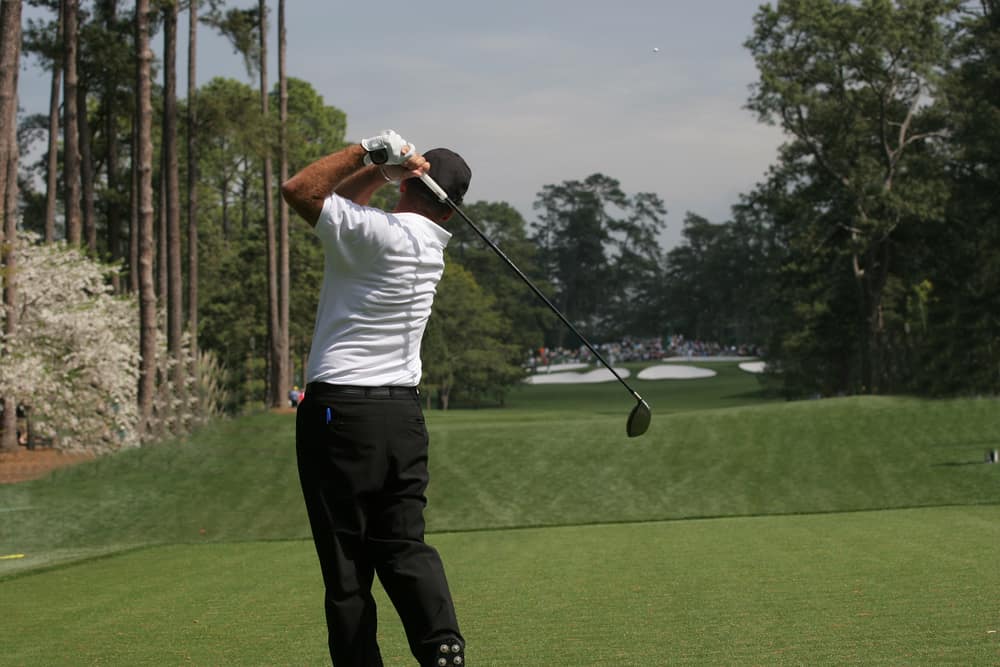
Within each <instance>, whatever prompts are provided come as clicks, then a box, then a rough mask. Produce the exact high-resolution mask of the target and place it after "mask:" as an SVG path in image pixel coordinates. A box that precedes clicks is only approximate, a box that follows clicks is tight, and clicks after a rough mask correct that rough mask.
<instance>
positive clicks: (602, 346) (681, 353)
mask: <svg viewBox="0 0 1000 667" xmlns="http://www.w3.org/2000/svg"><path fill="white" fill-rule="evenodd" d="M595 347H596V348H597V351H598V352H600V353H601V356H603V357H604V358H605V359H606V360H607V362H608V363H609V364H615V363H622V362H627V361H656V360H659V359H666V358H668V357H719V356H740V357H752V356H757V355H758V352H759V350H758V349H757V348H756V346H753V345H721V344H719V343H715V342H710V341H701V340H687V339H686V338H685V337H684V336H681V335H679V334H678V335H673V336H668V337H665V338H659V337H657V338H632V337H630V336H626V337H625V338H623V339H622V340H621V341H617V342H611V343H599V344H597V345H595ZM595 362H597V359H595V358H594V355H593V353H592V352H591V351H590V350H589V349H588V348H587V346H585V345H581V346H580V347H578V348H572V349H570V348H565V347H554V348H551V347H540V348H538V349H534V350H530V351H529V352H528V358H527V364H526V366H527V367H528V368H529V369H531V370H535V369H538V368H544V367H549V366H560V365H565V364H592V363H595Z"/></svg>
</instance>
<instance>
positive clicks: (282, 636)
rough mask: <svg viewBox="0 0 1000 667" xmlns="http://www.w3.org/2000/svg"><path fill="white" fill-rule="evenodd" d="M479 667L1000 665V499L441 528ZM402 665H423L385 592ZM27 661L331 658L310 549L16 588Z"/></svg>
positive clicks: (163, 556) (119, 563)
mask: <svg viewBox="0 0 1000 667" xmlns="http://www.w3.org/2000/svg"><path fill="white" fill-rule="evenodd" d="M432 542H433V543H434V544H435V545H436V546H437V547H438V548H439V549H440V550H441V552H442V555H443V557H444V559H445V562H446V563H447V565H448V572H449V578H450V580H451V584H452V587H453V589H454V593H455V598H456V604H457V606H458V610H459V614H460V618H461V621H462V623H463V626H464V631H465V633H466V634H467V636H468V638H469V640H470V646H469V656H470V659H471V660H473V664H476V665H482V666H486V665H491V666H497V667H509V666H510V665H522V664H523V665H566V666H573V667H580V666H584V665H614V664H622V665H667V664H670V665H673V664H699V665H751V664H767V665H806V664H808V665H843V664H864V665H944V664H955V665H987V664H997V663H998V662H1000V636H998V632H997V631H998V630H1000V602H998V600H1000V579H998V578H997V576H996V546H997V544H1000V507H975V508H935V509H921V510H896V511H885V512H863V513H854V514H829V515H812V516H791V517H759V518H735V519H715V520H699V521H675V522H665V523H644V524H616V525H595V526H576V527H564V528H547V529H527V530H514V531H482V532H475V533H451V534H440V535H435V536H434V537H433V538H432ZM378 599H379V603H380V609H381V613H380V616H381V618H380V628H381V630H380V634H381V644H382V647H383V651H384V655H385V657H386V663H387V664H388V665H410V664H412V659H411V658H410V657H409V655H408V650H407V648H406V643H405V639H404V637H403V634H402V629H401V627H400V625H399V622H398V620H397V619H396V617H395V614H394V613H393V612H392V610H391V607H390V606H389V604H388V602H387V600H386V598H385V596H384V595H383V594H381V593H380V594H379V595H378ZM0 613H2V614H3V616H4V619H5V622H4V623H3V624H0V646H3V655H4V664H11V665H70V664H72V665H86V664H113V665H165V664H195V665H218V666H223V665H234V666H246V665H318V664H324V662H325V660H326V657H325V634H324V628H323V622H322V600H321V581H320V578H319V572H318V567H317V566H316V562H315V554H314V552H313V549H312V545H311V543H309V542H307V541H288V542H266V543H261V542H251V543H243V544H208V545H198V546H193V545H175V546H167V547H157V548H150V549H143V550H139V551H134V552H129V553H125V554H122V555H118V556H114V557H109V558H104V559H99V560H93V561H89V562H86V563H82V564H79V565H74V566H68V567H63V568H58V569H55V570H52V571H48V572H43V573H39V574H35V575H30V576H24V577H19V578H16V579H12V580H8V581H4V582H0Z"/></svg>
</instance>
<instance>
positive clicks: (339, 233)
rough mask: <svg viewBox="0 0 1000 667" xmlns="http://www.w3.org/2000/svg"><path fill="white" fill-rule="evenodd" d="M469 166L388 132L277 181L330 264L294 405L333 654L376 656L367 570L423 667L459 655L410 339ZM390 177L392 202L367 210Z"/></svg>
mask: <svg viewBox="0 0 1000 667" xmlns="http://www.w3.org/2000/svg"><path fill="white" fill-rule="evenodd" d="M424 174H430V175H432V176H433V178H434V181H435V182H436V183H438V184H439V185H440V186H441V188H443V189H444V191H445V192H446V193H447V195H448V197H449V198H450V199H451V200H452V201H457V202H460V201H461V199H462V197H463V195H464V194H465V192H466V190H467V189H468V187H469V179H470V177H471V172H470V170H469V167H468V165H467V164H466V163H465V161H464V160H463V159H462V158H461V157H460V156H458V155H457V154H455V153H453V152H452V151H449V150H447V149H435V150H432V151H428V152H427V153H426V154H425V155H420V154H419V153H417V151H416V149H415V148H414V147H413V146H412V145H411V144H409V143H408V142H407V141H405V140H404V139H403V138H402V137H400V136H399V135H398V134H397V133H396V132H393V131H392V130H386V131H384V132H382V133H381V134H379V135H377V136H374V137H371V138H370V139H365V140H364V141H362V142H361V143H360V144H354V145H351V146H348V147H347V148H345V149H343V150H341V151H338V152H336V153H333V154H331V155H328V156H326V157H324V158H322V159H320V160H318V161H316V162H314V163H313V164H311V165H309V166H308V167H306V168H305V169H303V170H302V171H301V172H299V173H298V174H296V175H295V176H293V177H292V178H291V179H289V180H288V181H287V182H285V183H283V184H282V187H281V191H282V195H283V196H284V198H285V201H287V202H288V204H289V205H290V206H291V207H292V208H293V209H294V210H295V211H296V212H298V213H299V215H301V216H302V217H303V218H305V220H306V221H307V222H308V223H309V224H311V225H313V227H314V228H315V232H316V235H317V236H318V237H319V238H320V240H321V242H322V245H323V254H324V264H325V266H324V274H323V285H322V288H321V290H320V297H319V307H318V309H317V313H316V327H315V330H314V333H313V339H312V349H311V351H310V353H309V365H308V369H307V371H306V374H307V381H308V385H307V386H306V395H305V399H304V400H303V401H302V403H301V404H300V405H299V407H298V413H297V417H296V437H295V441H296V453H297V456H298V467H299V479H300V481H301V484H302V493H303V496H304V498H305V504H306V509H307V511H308V514H309V523H310V525H311V527H312V533H313V540H314V542H315V545H316V552H317V554H318V555H319V561H320V567H321V569H322V572H323V581H324V584H325V587H326V597H325V606H326V620H327V628H328V630H329V644H330V656H331V658H332V660H333V664H334V665H336V666H337V667H346V666H351V667H374V666H381V665H382V658H381V655H380V653H379V648H378V644H377V642H376V623H377V618H376V610H375V600H374V598H373V597H372V594H371V586H372V582H373V578H374V575H375V574H377V575H378V578H379V581H381V582H382V586H383V587H384V588H385V591H386V593H387V594H388V595H389V598H390V599H391V600H392V603H393V605H394V606H395V607H396V611H397V612H398V613H399V616H400V618H401V620H402V622H403V626H404V628H405V629H406V636H407V639H408V641H409V645H410V650H411V651H412V653H413V655H414V657H416V659H417V661H418V662H419V663H420V665H421V666H423V667H431V666H434V667H445V666H449V665H463V664H464V662H465V640H464V639H463V637H462V635H461V633H460V632H459V629H458V621H457V619H456V616H455V609H454V605H453V603H452V599H451V593H450V592H449V590H448V583H447V580H446V578H445V573H444V567H443V565H442V563H441V559H440V557H439V556H438V553H437V551H436V550H435V549H434V548H433V547H431V546H429V545H427V544H426V543H425V542H424V518H423V510H424V506H425V505H426V498H425V496H424V491H425V489H426V488H427V483H428V475H427V455H428V436H427V431H426V429H425V428H424V418H423V414H422V412H421V408H420V402H419V399H418V396H417V385H418V384H419V382H420V373H421V363H420V341H421V338H422V337H423V333H424V329H425V327H426V325H427V320H428V317H429V316H430V313H431V304H432V302H433V299H434V292H435V289H436V287H437V283H438V281H439V280H440V279H441V274H442V272H443V270H444V254H443V253H444V247H445V245H446V244H447V243H448V239H449V238H450V237H451V234H450V233H449V232H448V231H446V230H445V229H444V228H443V227H442V226H441V225H443V224H444V223H445V222H446V221H447V220H448V219H449V218H450V217H451V213H452V210H451V208H450V207H449V206H447V205H446V204H444V203H443V202H441V201H439V199H438V198H436V197H435V196H434V195H432V194H431V192H430V190H429V189H428V188H427V186H426V185H425V184H424V183H423V182H421V181H420V179H419V178H418V177H420V176H421V175H424ZM396 181H399V182H400V183H399V191H400V199H399V204H398V205H397V206H396V208H395V210H393V211H392V212H386V211H382V210H379V209H376V208H371V207H368V206H367V204H368V202H369V200H370V199H371V197H372V195H373V194H374V193H375V191H376V190H378V189H379V188H380V187H382V186H384V185H386V184H387V183H388V182H396Z"/></svg>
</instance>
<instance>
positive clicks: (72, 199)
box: [63, 0, 82, 246]
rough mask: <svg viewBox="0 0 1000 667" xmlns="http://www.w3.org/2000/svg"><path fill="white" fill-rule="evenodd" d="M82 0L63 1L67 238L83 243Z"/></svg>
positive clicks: (64, 174) (64, 153) (64, 192)
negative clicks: (79, 74)
mask: <svg viewBox="0 0 1000 667" xmlns="http://www.w3.org/2000/svg"><path fill="white" fill-rule="evenodd" d="M79 11H80V0H64V2H63V181H64V182H63V197H64V198H65V203H64V206H63V208H64V213H65V216H66V240H67V241H69V242H70V244H71V245H75V246H78V245H80V240H81V236H82V221H81V217H82V214H81V211H80V132H79V127H78V126H77V90H76V87H77V83H78V81H77V72H76V61H77V54H76V52H77V45H78V38H79V34H78V29H77V20H78V18H79Z"/></svg>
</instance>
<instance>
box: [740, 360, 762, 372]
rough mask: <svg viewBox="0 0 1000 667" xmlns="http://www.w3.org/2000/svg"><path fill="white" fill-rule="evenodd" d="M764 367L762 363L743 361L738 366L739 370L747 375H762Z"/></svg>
mask: <svg viewBox="0 0 1000 667" xmlns="http://www.w3.org/2000/svg"><path fill="white" fill-rule="evenodd" d="M764 366H765V364H764V362H763V361H745V362H743V363H742V364H740V370H741V371H746V372H747V373H763V372H764Z"/></svg>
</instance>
